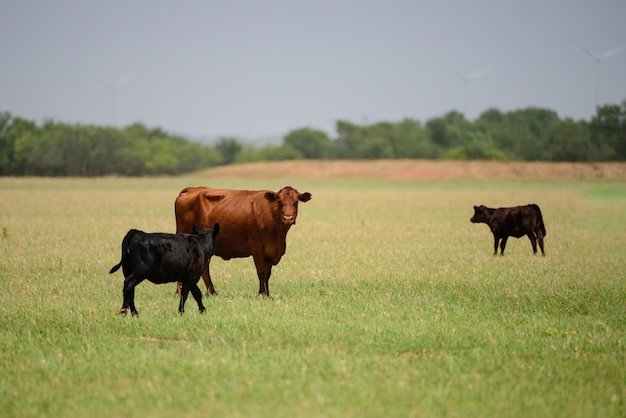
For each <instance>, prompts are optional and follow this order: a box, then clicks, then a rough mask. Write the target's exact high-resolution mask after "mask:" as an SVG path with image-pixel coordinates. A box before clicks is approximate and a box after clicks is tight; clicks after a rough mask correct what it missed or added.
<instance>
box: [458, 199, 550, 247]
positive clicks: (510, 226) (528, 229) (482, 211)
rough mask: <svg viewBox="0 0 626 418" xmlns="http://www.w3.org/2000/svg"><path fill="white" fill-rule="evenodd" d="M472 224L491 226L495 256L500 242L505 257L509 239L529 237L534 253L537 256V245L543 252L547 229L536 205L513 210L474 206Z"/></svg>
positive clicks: (512, 208)
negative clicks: (505, 248)
mask: <svg viewBox="0 0 626 418" xmlns="http://www.w3.org/2000/svg"><path fill="white" fill-rule="evenodd" d="M470 221H471V222H472V223H485V224H487V225H489V228H490V229H491V232H492V233H493V238H494V244H493V254H494V255H495V254H497V253H498V241H500V240H502V242H500V254H502V255H504V247H506V241H507V239H509V237H510V236H511V237H515V238H520V237H523V236H524V235H526V236H528V238H529V239H530V243H531V244H532V246H533V253H535V254H537V243H539V247H540V248H541V254H543V255H544V256H545V255H546V253H545V252H544V251H543V237H545V236H546V227H545V226H544V224H543V216H542V215H541V209H539V206H537V205H535V204H530V205H526V206H515V207H511V208H498V209H492V208H488V207H486V206H484V205H480V206H474V216H472V218H471V219H470Z"/></svg>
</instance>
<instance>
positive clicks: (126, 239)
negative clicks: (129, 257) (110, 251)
mask: <svg viewBox="0 0 626 418" xmlns="http://www.w3.org/2000/svg"><path fill="white" fill-rule="evenodd" d="M136 232H139V231H137V230H136V229H131V230H130V231H128V232H127V233H126V236H124V239H123V240H122V259H121V260H120V262H119V263H117V264H116V265H114V266H113V267H111V270H109V274H113V273H115V272H116V271H118V270H119V269H120V267H122V264H123V263H124V259H125V258H126V254H128V247H129V246H130V240H131V239H132V238H133V235H135V233H136Z"/></svg>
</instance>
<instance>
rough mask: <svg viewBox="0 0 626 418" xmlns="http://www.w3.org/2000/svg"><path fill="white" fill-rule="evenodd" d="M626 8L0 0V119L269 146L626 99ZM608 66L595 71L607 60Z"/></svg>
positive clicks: (597, 1)
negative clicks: (359, 127)
mask: <svg viewBox="0 0 626 418" xmlns="http://www.w3.org/2000/svg"><path fill="white" fill-rule="evenodd" d="M624 22H626V1H624V0H525V1H518V0H517V1H510V0H494V1H492V0H473V1H471V0H438V1H420V0H407V1H404V0H385V1H372V0H258V1H257V0H232V1H214V0H206V1H191V0H180V1H162V0H107V1H101V2H98V1H84V0H54V1H43V0H40V1H35V0H21V1H20V0H0V112H9V113H11V114H13V115H14V116H19V117H22V118H26V119H30V120H34V121H36V122H38V123H41V122H43V121H44V120H49V119H53V120H55V121H59V122H66V123H72V124H74V123H80V124H94V125H113V126H118V127H124V126H128V125H130V124H132V123H135V122H140V123H143V124H145V125H146V126H148V127H149V128H156V127H159V128H162V129H164V130H165V131H167V132H170V133H173V134H179V135H184V136H186V137H188V138H190V139H195V140H197V139H200V140H211V139H216V138H219V137H225V136H228V137H236V138H240V139H243V140H251V141H257V140H258V141H261V140H262V139H263V138H266V139H267V138H278V139H280V138H282V137H283V136H284V135H285V134H287V133H288V132H289V131H291V130H293V129H298V128H302V127H310V128H313V129H320V130H323V131H325V132H326V133H328V134H329V135H330V137H331V138H333V137H334V135H335V133H336V132H335V123H336V121H338V120H344V121H350V122H352V123H357V124H372V123H376V122H380V121H386V122H399V121H401V120H403V119H405V118H411V119H416V120H418V121H421V122H422V123H425V122H426V121H428V120H429V119H431V118H434V117H439V116H443V115H444V114H445V113H447V112H448V111H451V110H457V111H460V112H461V113H463V114H465V115H466V117H467V118H468V119H470V120H474V119H475V118H476V117H478V116H479V115H480V114H481V113H482V112H483V111H485V110H487V109H489V108H497V109H499V110H501V111H503V112H507V111H512V110H516V109H520V108H526V107H530V106H533V107H541V108H546V109H551V110H554V111H556V112H557V113H558V115H559V117H561V118H573V119H575V120H579V119H584V120H590V119H591V118H592V117H593V115H594V114H595V111H596V106H597V105H598V104H604V103H612V104H616V103H621V102H623V101H624V100H625V99H626V49H624V48H626V23H624ZM594 56H595V58H594Z"/></svg>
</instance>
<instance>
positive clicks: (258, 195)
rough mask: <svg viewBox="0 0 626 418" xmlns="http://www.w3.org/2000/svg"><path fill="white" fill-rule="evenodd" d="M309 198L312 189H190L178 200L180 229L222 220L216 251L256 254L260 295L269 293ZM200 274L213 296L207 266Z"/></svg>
mask: <svg viewBox="0 0 626 418" xmlns="http://www.w3.org/2000/svg"><path fill="white" fill-rule="evenodd" d="M310 199H311V193H308V192H305V193H300V192H298V191H297V190H296V189H294V188H293V187H290V186H286V187H283V188H282V189H280V191H278V192H272V191H269V190H227V189H211V188H208V187H187V188H186V189H183V190H182V191H181V192H180V194H179V195H178V197H177V198H176V202H175V204H174V211H175V214H176V233H178V234H182V233H189V232H190V231H191V229H192V227H193V225H194V223H195V224H196V225H198V227H199V228H204V227H206V226H207V225H213V224H214V223H215V222H217V221H216V220H217V219H219V224H220V236H219V238H218V239H217V242H216V244H215V255H217V256H219V257H221V258H223V259H224V260H229V259H231V258H240V257H249V256H252V258H253V259H254V264H255V266H256V271H257V275H258V276H259V295H260V296H269V294H270V291H269V287H268V282H269V279H270V275H271V274H272V266H275V265H276V264H278V262H279V261H280V259H281V257H282V256H283V255H284V254H285V249H286V246H287V243H286V238H287V232H289V228H291V226H292V225H295V224H296V218H297V217H298V202H308V201H309V200H310ZM202 277H203V279H204V284H205V285H206V288H207V291H208V292H209V293H211V294H215V293H216V292H215V288H214V287H213V282H212V281H211V275H210V273H209V269H208V267H207V269H206V270H205V271H204V273H203V274H202Z"/></svg>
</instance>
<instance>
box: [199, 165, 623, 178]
mask: <svg viewBox="0 0 626 418" xmlns="http://www.w3.org/2000/svg"><path fill="white" fill-rule="evenodd" d="M202 175H203V176H207V177H211V178H233V179H236V178H309V179H311V178H313V179H314V178H320V179H326V178H378V179H393V180H415V179H427V180H428V179H495V178H501V179H541V178H545V179H626V163H623V162H619V163H549V162H518V161H515V162H501V161H446V160H368V161H363V160H358V161H354V160H300V161H276V162H258V163H245V164H233V165H228V166H223V167H217V168H213V169H210V170H207V171H206V172H203V173H202Z"/></svg>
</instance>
